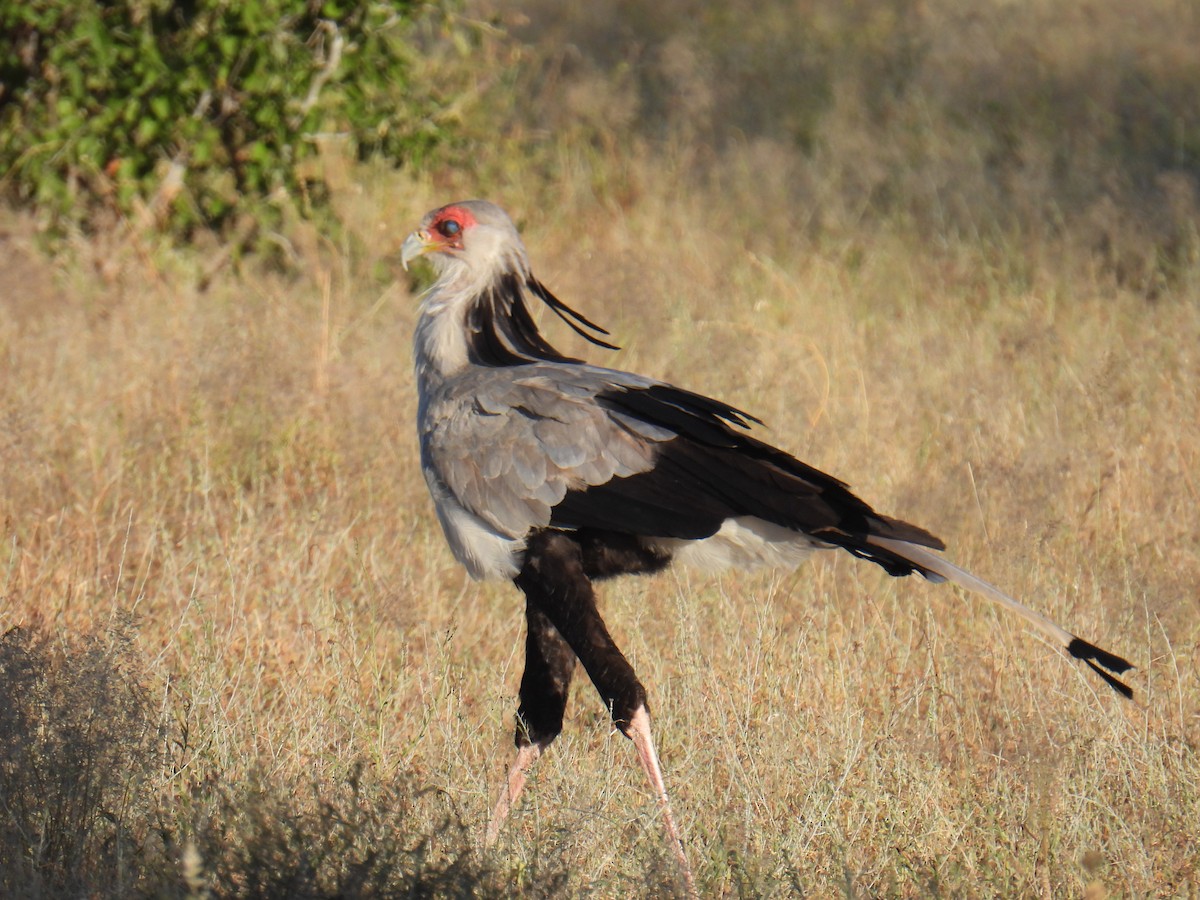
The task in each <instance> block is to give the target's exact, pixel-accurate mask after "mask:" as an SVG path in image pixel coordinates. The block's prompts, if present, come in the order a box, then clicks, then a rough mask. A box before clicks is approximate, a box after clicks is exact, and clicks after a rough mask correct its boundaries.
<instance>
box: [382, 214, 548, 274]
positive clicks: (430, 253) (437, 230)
mask: <svg viewBox="0 0 1200 900" xmlns="http://www.w3.org/2000/svg"><path fill="white" fill-rule="evenodd" d="M419 256H427V257H429V261H430V262H431V263H432V264H433V267H434V269H435V270H436V271H437V273H438V276H439V280H442V281H459V280H461V281H465V282H472V283H475V284H487V283H490V282H491V281H493V280H494V279H495V278H496V277H497V276H498V275H502V274H506V273H513V274H516V275H519V276H522V277H523V276H525V275H527V274H528V272H529V264H528V262H527V257H526V254H525V245H524V244H523V243H522V242H521V236H520V235H519V234H518V233H517V228H516V226H515V225H513V222H512V219H510V218H509V217H508V214H507V213H506V212H504V210H502V209H501V208H500V207H498V206H496V205H495V204H494V203H489V202H488V201H486V200H463V201H460V202H458V203H451V204H449V205H447V206H442V207H439V208H438V209H435V210H432V211H431V212H428V213H426V214H425V217H424V218H423V219H421V223H420V225H418V226H417V230H416V231H414V232H413V233H412V234H410V235H409V236H408V237H407V238H406V239H405V241H404V245H403V246H402V247H401V249H400V262H401V264H402V265H403V266H404V268H405V269H407V268H408V264H409V263H410V262H412V261H413V260H414V259H416V258H417V257H419Z"/></svg>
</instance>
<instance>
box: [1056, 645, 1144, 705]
mask: <svg viewBox="0 0 1200 900" xmlns="http://www.w3.org/2000/svg"><path fill="white" fill-rule="evenodd" d="M1067 652H1068V653H1070V654H1071V655H1072V656H1073V657H1075V658H1076V659H1082V660H1083V661H1084V662H1085V663H1087V664H1088V666H1089V667H1090V668H1091V670H1092V671H1093V672H1095V673H1096V674H1097V675H1099V676H1100V677H1101V678H1103V679H1104V680H1105V682H1106V683H1107V684H1108V686H1109V687H1110V688H1112V689H1113V690H1114V691H1116V692H1117V693H1118V694H1120V695H1121V696H1122V697H1124V698H1125V699H1126V700H1131V699H1133V688H1131V687H1130V686H1129V685H1127V684H1125V682H1123V681H1121V680H1119V679H1117V678H1115V677H1113V675H1111V674H1110V673H1112V672H1116V673H1117V674H1118V675H1120V674H1121V673H1122V672H1128V671H1129V670H1130V669H1132V668H1133V663H1131V662H1130V661H1129V660H1127V659H1122V658H1121V657H1119V656H1117V655H1116V654H1115V653H1109V652H1108V651H1107V650H1102V649H1100V648H1099V647H1097V646H1096V645H1095V644H1089V643H1088V642H1087V641H1085V640H1084V639H1083V638H1077V637H1074V636H1072V638H1071V643H1069V644H1068V645H1067ZM1105 669H1107V670H1108V671H1105Z"/></svg>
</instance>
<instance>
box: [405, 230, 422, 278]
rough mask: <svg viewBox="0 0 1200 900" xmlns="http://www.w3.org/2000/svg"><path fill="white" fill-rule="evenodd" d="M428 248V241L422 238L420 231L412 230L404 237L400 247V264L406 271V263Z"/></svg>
mask: <svg viewBox="0 0 1200 900" xmlns="http://www.w3.org/2000/svg"><path fill="white" fill-rule="evenodd" d="M426 250H428V242H427V241H425V240H424V238H422V236H421V234H420V232H417V231H414V232H413V233H412V234H410V235H409V236H408V237H406V238H405V239H404V244H403V245H402V246H401V247H400V265H401V266H403V267H404V271H405V272H407V271H408V264H409V263H410V262H412V261H413V260H414V259H416V258H417V257H418V256H421V255H422V254H423V253H425V252H426Z"/></svg>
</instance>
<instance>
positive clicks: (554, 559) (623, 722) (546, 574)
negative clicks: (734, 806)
mask: <svg viewBox="0 0 1200 900" xmlns="http://www.w3.org/2000/svg"><path fill="white" fill-rule="evenodd" d="M515 580H516V583H517V584H518V586H520V587H521V589H522V590H523V591H524V592H525V596H526V598H527V600H528V602H529V603H531V604H532V603H535V602H536V603H537V604H538V605H539V606H540V608H541V609H542V611H543V612H544V613H545V614H546V617H547V619H549V621H550V622H551V623H553V625H554V627H555V628H556V629H557V630H558V633H559V634H560V635H562V637H563V638H565V639H566V642H567V643H568V644H569V645H570V647H571V649H572V650H574V651H575V653H576V655H577V656H578V657H579V661H580V662H581V663H583V667H584V669H585V670H587V673H588V676H589V677H590V678H591V679H592V683H593V684H594V685H595V686H596V690H598V691H599V692H600V696H601V698H602V699H603V700H604V702H605V704H606V705H607V706H608V707H609V709H610V711H611V714H612V719H613V723H614V724H615V725H616V726H617V728H619V729H620V730H621V732H622V734H624V735H625V736H626V737H628V738H630V739H631V740H632V741H633V744H634V747H635V748H636V750H637V754H638V759H639V761H640V762H641V764H642V768H643V769H644V770H645V772H646V777H647V778H648V779H649V781H650V786H651V788H652V789H653V790H654V795H655V799H656V800H657V801H658V807H659V810H660V812H661V814H662V818H663V825H664V826H665V828H666V832H667V840H668V843H669V844H670V846H671V853H672V855H673V856H674V857H675V859H676V861H677V862H678V864H679V867H680V871H681V874H682V876H683V880H684V884H685V885H686V887H687V891H688V895H689V896H693V897H694V896H697V893H696V882H695V878H694V877H693V875H692V868H691V865H690V864H689V863H688V859H687V854H686V853H685V852H684V849H683V840H682V839H681V838H680V835H679V829H678V827H677V826H676V824H675V817H674V816H673V815H672V814H671V804H670V800H669V799H668V797H667V789H666V785H665V783H664V781H663V776H662V767H661V766H660V765H659V761H658V753H657V752H656V751H655V749H654V739H653V737H652V735H651V732H650V715H649V713H648V712H647V709H646V689H645V688H644V687H643V686H642V683H641V682H640V681H639V680H638V677H637V675H636V674H635V673H634V671H633V667H632V666H631V665H630V664H629V661H628V660H627V659H626V658H625V655H624V654H623V653H621V651H620V649H619V648H618V647H617V645H616V642H614V641H613V639H612V636H611V635H610V634H609V633H608V628H607V627H606V626H605V624H604V620H603V619H602V618H601V617H600V611H599V610H598V609H597V608H596V595H595V591H594V589H593V588H592V583H591V580H590V579H589V578H588V576H587V572H586V571H585V563H584V559H583V554H582V552H581V549H580V545H579V544H578V543H576V542H575V541H574V540H572V539H571V537H570V536H569V535H567V534H565V533H563V532H553V531H543V532H540V533H539V534H536V535H534V536H533V537H532V538H531V539H530V541H529V544H528V549H527V552H526V558H525V564H524V566H523V567H522V569H521V572H520V574H519V575H517V577H516V579H515Z"/></svg>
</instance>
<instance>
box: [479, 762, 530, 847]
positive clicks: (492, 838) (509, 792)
mask: <svg viewBox="0 0 1200 900" xmlns="http://www.w3.org/2000/svg"><path fill="white" fill-rule="evenodd" d="M541 755H542V748H541V747H540V746H539V745H538V744H524V745H522V746H519V747H517V758H516V759H515V760H513V764H512V768H511V769H509V770H508V778H507V779H506V780H505V782H504V787H502V788H500V796H499V797H498V798H497V799H496V805H495V806H494V807H493V808H492V817H491V819H489V820H488V827H487V832H486V833H485V834H484V836H483V844H484V846H485V847H494V846H495V845H496V841H497V839H499V837H500V829H501V827H503V825H504V823H505V821H507V820H508V814H509V812H511V811H512V808H513V806H514V805H516V802H517V798H519V797H520V796H521V792H522V791H523V790H525V779H526V778H527V777H528V774H529V770H530V769H531V768H533V764H534V763H535V762H537V758H538V757H539V756H541Z"/></svg>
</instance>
